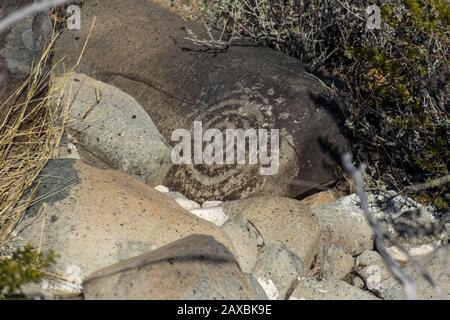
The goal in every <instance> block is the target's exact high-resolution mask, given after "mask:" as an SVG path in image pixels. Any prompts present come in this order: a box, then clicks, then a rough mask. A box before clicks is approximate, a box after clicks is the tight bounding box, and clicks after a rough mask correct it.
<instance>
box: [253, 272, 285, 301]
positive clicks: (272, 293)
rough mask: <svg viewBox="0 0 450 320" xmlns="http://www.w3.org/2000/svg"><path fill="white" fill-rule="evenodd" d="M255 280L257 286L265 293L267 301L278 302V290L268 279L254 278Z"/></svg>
mask: <svg viewBox="0 0 450 320" xmlns="http://www.w3.org/2000/svg"><path fill="white" fill-rule="evenodd" d="M256 280H258V282H259V284H260V285H261V287H262V288H263V290H264V291H265V292H266V295H267V297H268V298H269V300H278V298H279V297H280V294H279V293H278V289H277V287H276V286H275V284H274V283H273V281H272V280H270V279H263V278H259V277H256Z"/></svg>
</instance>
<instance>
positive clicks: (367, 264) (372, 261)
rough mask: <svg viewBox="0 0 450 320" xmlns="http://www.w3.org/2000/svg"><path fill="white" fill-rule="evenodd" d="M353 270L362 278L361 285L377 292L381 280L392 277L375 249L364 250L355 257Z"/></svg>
mask: <svg viewBox="0 0 450 320" xmlns="http://www.w3.org/2000/svg"><path fill="white" fill-rule="evenodd" d="M355 270H356V271H357V272H358V275H359V276H360V277H361V278H362V279H363V280H364V283H363V286H365V287H367V289H369V290H371V291H374V292H378V291H379V289H380V284H381V282H382V281H384V280H386V279H388V278H390V277H392V274H391V273H390V272H389V270H388V268H387V267H386V265H385V264H384V262H383V258H382V257H381V255H380V254H379V253H378V252H376V251H371V250H366V251H364V252H363V253H362V254H361V255H359V256H358V257H357V258H356V262H355Z"/></svg>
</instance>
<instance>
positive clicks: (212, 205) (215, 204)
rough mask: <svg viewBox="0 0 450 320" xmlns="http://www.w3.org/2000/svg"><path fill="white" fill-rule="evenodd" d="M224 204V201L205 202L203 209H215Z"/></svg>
mask: <svg viewBox="0 0 450 320" xmlns="http://www.w3.org/2000/svg"><path fill="white" fill-rule="evenodd" d="M222 203H223V201H205V202H203V205H202V208H203V209H208V208H215V207H219V206H220V205H221V204H222Z"/></svg>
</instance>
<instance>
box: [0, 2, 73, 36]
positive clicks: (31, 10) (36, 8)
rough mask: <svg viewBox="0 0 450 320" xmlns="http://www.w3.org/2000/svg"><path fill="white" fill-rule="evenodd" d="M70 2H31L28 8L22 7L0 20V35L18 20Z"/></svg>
mask: <svg viewBox="0 0 450 320" xmlns="http://www.w3.org/2000/svg"><path fill="white" fill-rule="evenodd" d="M70 1H73V0H43V1H40V2H33V3H32V4H30V5H28V6H24V7H23V8H21V9H18V10H16V11H14V12H13V13H11V14H10V15H8V16H6V17H5V18H3V19H2V20H0V33H2V32H4V31H5V30H7V29H8V28H9V27H11V26H12V25H14V24H15V23H17V22H19V21H20V20H23V19H25V18H26V17H29V16H32V15H33V14H35V13H38V12H42V11H46V10H48V9H50V8H53V7H57V6H60V5H63V4H65V3H67V2H70Z"/></svg>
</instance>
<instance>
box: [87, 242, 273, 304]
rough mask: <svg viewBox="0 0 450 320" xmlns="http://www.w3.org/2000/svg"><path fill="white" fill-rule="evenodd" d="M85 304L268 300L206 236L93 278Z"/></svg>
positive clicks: (167, 248) (256, 284)
mask: <svg viewBox="0 0 450 320" xmlns="http://www.w3.org/2000/svg"><path fill="white" fill-rule="evenodd" d="M84 297H85V299H88V300H91V299H95V300H99V299H114V300H117V299H119V300H131V299H133V300H134V299H137V300H153V299H157V300H168V299H169V300H223V299H226V300H249V299H258V300H260V299H267V297H266V295H265V293H264V291H263V289H262V288H261V287H260V286H259V284H258V282H257V281H256V280H255V279H254V278H253V276H251V275H246V274H244V273H243V272H242V271H241V270H240V269H239V267H238V264H237V262H236V260H235V258H234V257H233V255H232V254H231V253H230V252H229V251H228V250H227V249H226V248H225V247H224V246H223V245H222V244H221V243H219V242H217V241H215V240H214V239H213V238H211V237H207V236H198V235H197V236H190V237H188V238H184V239H181V240H178V241H176V242H174V243H171V244H169V245H167V246H165V247H162V248H160V249H157V250H155V251H152V252H150V253H146V254H143V255H140V256H138V257H135V258H132V259H129V260H126V261H122V262H119V263H117V264H115V265H113V266H110V267H108V268H105V269H102V270H99V271H97V272H95V273H94V274H92V275H91V276H90V277H89V278H88V279H87V280H86V281H85V283H84Z"/></svg>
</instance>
